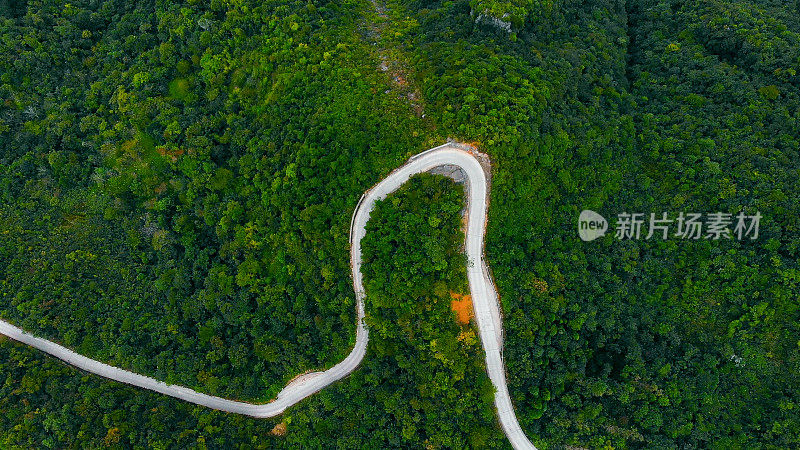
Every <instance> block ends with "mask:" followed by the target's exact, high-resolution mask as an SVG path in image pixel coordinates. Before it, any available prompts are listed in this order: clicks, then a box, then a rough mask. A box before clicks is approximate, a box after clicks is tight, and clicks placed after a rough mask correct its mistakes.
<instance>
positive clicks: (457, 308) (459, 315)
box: [450, 292, 475, 325]
mask: <svg viewBox="0 0 800 450" xmlns="http://www.w3.org/2000/svg"><path fill="white" fill-rule="evenodd" d="M450 298H451V299H452V300H450V309H452V310H453V312H455V313H456V320H458V323H460V324H461V325H466V324H468V323H469V321H470V320H471V319H472V318H473V317H474V316H475V313H474V312H473V310H472V296H470V295H459V294H456V293H455V292H451V293H450Z"/></svg>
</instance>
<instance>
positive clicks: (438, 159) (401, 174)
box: [0, 144, 535, 449]
mask: <svg viewBox="0 0 800 450" xmlns="http://www.w3.org/2000/svg"><path fill="white" fill-rule="evenodd" d="M442 165H454V166H458V167H460V168H461V170H462V171H463V172H464V174H465V175H466V187H467V202H468V207H467V218H468V222H467V228H466V246H465V247H466V253H467V258H468V264H469V267H468V271H467V277H468V279H469V288H470V293H471V295H472V304H473V308H474V310H475V320H476V322H477V324H478V329H479V331H480V338H481V343H482V345H483V349H484V351H485V353H486V369H487V372H488V374H489V378H490V379H491V381H492V384H494V386H495V389H496V392H495V407H496V408H497V414H498V417H499V419H500V425H501V426H502V428H503V431H504V432H505V434H506V436H508V440H509V441H510V442H511V445H512V446H513V447H514V448H517V449H535V447H534V446H533V444H531V442H530V441H529V440H528V438H527V437H526V436H525V433H523V431H522V429H521V428H520V426H519V422H518V421H517V417H516V415H515V414H514V407H513V405H512V404H511V398H510V396H509V394H508V387H507V385H506V377H505V369H504V365H503V356H502V348H503V328H502V318H501V315H500V307H499V303H498V297H497V291H496V290H495V288H494V284H493V283H492V280H491V278H490V277H489V271H488V268H487V266H486V262H485V260H484V258H483V236H484V232H485V227H486V212H487V207H488V203H487V201H488V184H487V179H486V174H485V173H484V170H483V168H482V167H481V164H480V162H479V161H478V159H477V158H476V157H475V156H474V155H473V154H472V153H471V152H470V151H469V150H467V149H466V147H464V148H463V149H462V146H460V145H458V144H445V145H442V146H439V147H435V148H432V149H430V150H427V151H425V152H422V153H420V154H418V155H416V156H413V157H411V158H410V159H409V160H408V162H406V163H405V164H404V165H403V166H401V167H399V168H397V169H396V170H394V171H393V172H392V173H390V174H389V175H388V176H387V177H386V178H384V179H383V180H381V181H380V182H379V183H378V184H376V185H375V186H373V187H372V189H370V190H368V191H367V192H365V193H364V195H363V196H362V197H361V200H360V201H359V203H358V205H357V207H356V210H355V212H354V214H353V218H352V221H351V225H350V263H351V268H352V272H353V273H352V275H353V288H354V290H355V294H356V314H357V316H358V322H357V328H356V343H355V346H354V347H353V350H352V351H351V352H350V354H349V355H347V357H346V358H345V359H344V360H343V361H341V362H339V363H338V364H336V365H335V366H333V367H331V368H330V369H328V370H326V371H324V372H314V373H311V374H305V375H302V376H300V377H297V378H296V379H295V380H293V381H292V382H290V383H289V384H288V385H286V387H284V388H283V390H282V391H281V392H280V393H279V394H278V397H277V398H276V399H275V400H274V401H272V402H269V403H265V404H260V405H259V404H253V403H246V402H239V401H234V400H228V399H224V398H221V397H215V396H212V395H206V394H202V393H200V392H196V391H194V390H192V389H189V388H186V387H183V386H178V385H168V384H166V383H164V382H162V381H158V380H156V379H153V378H150V377H146V376H144V375H139V374H136V373H133V372H129V371H126V370H122V369H120V368H117V367H113V366H110V365H108V364H104V363H101V362H100V361H95V360H93V359H89V358H87V357H85V356H82V355H79V354H77V353H75V352H73V351H72V350H69V349H68V348H65V347H62V346H60V345H58V344H56V343H54V342H50V341H48V340H45V339H41V338H38V337H36V336H34V335H32V334H30V333H27V332H25V331H23V330H21V329H19V328H17V327H15V326H13V325H11V324H10V323H8V322H5V321H2V320H0V333H2V334H4V335H6V336H8V337H9V338H11V339H14V340H16V341H19V342H21V343H24V344H27V345H30V346H31V347H34V348H37V349H39V350H41V351H43V352H45V353H48V354H50V355H52V356H55V357H56V358H59V359H61V360H63V361H64V362H66V363H68V364H71V365H73V366H75V367H77V368H79V369H82V370H85V371H87V372H91V373H93V374H96V375H100V376H102V377H105V378H109V379H111V380H114V381H118V382H121V383H126V384H130V385H132V386H136V387H140V388H142V389H147V390H150V391H154V392H159V393H161V394H164V395H169V396H171V397H175V398H178V399H181V400H185V401H187V402H191V403H195V404H197V405H203V406H207V407H209V408H213V409H217V410H220V411H227V412H231V413H236V414H244V415H247V416H252V417H259V418H264V417H273V416H277V415H279V414H281V413H283V412H284V411H286V408H289V407H290V406H292V405H295V404H297V403H298V402H300V401H301V400H303V399H305V398H306V397H309V396H311V395H313V394H314V393H316V392H318V391H319V390H321V389H322V388H324V387H325V386H328V385H330V384H331V383H333V382H335V381H337V380H340V379H342V378H344V377H346V376H347V375H349V374H350V373H351V372H352V371H353V370H355V369H356V367H358V365H359V364H360V363H361V360H362V359H363V358H364V355H365V353H366V351H367V342H368V341H369V332H368V330H367V327H366V326H365V325H364V297H365V293H364V285H363V283H362V276H361V239H362V238H363V237H364V235H365V233H366V230H365V227H366V225H367V221H369V217H370V213H371V212H372V209H373V208H374V206H375V201H377V200H381V199H384V198H386V196H387V195H389V194H390V193H392V192H394V191H395V190H397V189H398V188H399V187H400V186H402V185H403V184H404V183H405V182H406V181H408V179H409V178H410V177H411V176H413V175H416V174H419V173H422V172H427V171H429V170H431V169H433V168H435V167H438V166H442Z"/></svg>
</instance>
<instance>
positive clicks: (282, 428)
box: [269, 422, 287, 436]
mask: <svg viewBox="0 0 800 450" xmlns="http://www.w3.org/2000/svg"><path fill="white" fill-rule="evenodd" d="M286 431H287V427H286V422H281V423H279V424H277V425H275V428H273V429H272V431H270V432H269V434H271V435H273V436H285V435H286Z"/></svg>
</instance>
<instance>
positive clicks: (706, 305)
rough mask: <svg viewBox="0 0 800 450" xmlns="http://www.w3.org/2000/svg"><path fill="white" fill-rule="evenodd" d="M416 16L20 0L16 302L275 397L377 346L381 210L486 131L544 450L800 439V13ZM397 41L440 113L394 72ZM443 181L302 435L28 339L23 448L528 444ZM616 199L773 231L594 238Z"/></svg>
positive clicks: (6, 90) (5, 20)
mask: <svg viewBox="0 0 800 450" xmlns="http://www.w3.org/2000/svg"><path fill="white" fill-rule="evenodd" d="M386 6H387V8H386V9H385V10H383V14H385V15H386V19H385V23H384V24H383V25H382V26H383V28H382V29H381V32H380V36H379V37H377V38H374V37H373V38H369V33H368V32H366V31H364V30H365V28H368V25H366V24H365V23H364V21H365V20H366V19H365V18H374V17H373V16H374V14H373V13H370V12H368V9H371V8H373V6H372V5H371V3H370V2H356V1H347V2H344V3H342V2H338V3H337V2H329V3H307V2H299V1H297V2H292V1H270V2H255V1H242V2H233V1H230V2H228V1H222V0H215V1H211V2H195V1H190V2H186V3H185V4H176V3H174V2H164V1H141V2H121V1H106V2H100V1H89V0H84V1H75V2H70V6H66V4H64V3H62V2H58V1H55V0H30V1H29V2H27V5H26V6H24V7H23V4H22V3H20V2H14V3H13V4H12V3H7V4H6V3H1V2H0V47H2V52H0V67H2V72H0V198H2V205H1V206H0V233H2V234H0V236H2V238H1V239H0V287H1V288H2V292H3V294H2V295H3V308H2V312H0V314H2V316H3V317H4V318H6V319H8V320H10V321H12V322H15V323H19V324H21V325H22V326H24V327H25V328H26V329H29V330H31V331H34V332H37V333H39V334H42V335H44V336H47V337H49V338H53V339H56V340H58V341H60V342H63V343H65V344H66V345H69V346H71V347H74V348H77V349H80V351H82V352H84V353H86V354H88V355H90V356H93V357H97V358H100V359H103V360H105V361H108V362H111V363H114V364H117V365H120V366H123V367H128V368H132V369H135V370H137V371H139V372H142V373H147V374H151V375H155V376H158V377H159V378H163V379H165V380H168V381H171V382H180V383H183V384H186V385H189V386H192V387H195V388H197V389H200V390H202V391H204V392H209V393H216V394H220V395H226V396H234V397H242V398H253V399H262V400H267V399H269V398H272V396H274V394H275V393H276V392H277V389H279V388H280V386H282V385H283V384H284V382H285V381H286V379H287V378H289V377H291V376H294V375H295V374H297V373H300V372H303V371H305V370H319V369H321V368H324V367H326V366H329V365H330V364H333V363H334V362H336V361H338V360H340V359H341V358H342V357H343V355H344V354H346V352H347V351H348V350H349V342H350V340H351V339H352V336H353V334H354V327H353V325H354V314H353V310H354V305H353V294H352V286H351V283H350V279H349V276H348V274H349V267H348V260H347V259H348V252H347V227H348V226H349V220H350V214H351V212H352V208H353V207H354V206H355V204H356V202H357V199H358V197H359V196H360V195H361V193H362V192H363V191H364V190H365V189H367V188H368V187H369V186H370V185H372V184H373V183H375V182H376V181H377V180H379V179H380V177H381V176H383V175H385V174H386V173H388V171H390V170H391V169H393V168H394V167H396V166H397V165H399V164H400V163H401V162H402V161H403V160H404V159H405V157H406V156H409V155H410V154H412V153H415V152H417V151H419V150H422V149H425V148H427V147H429V146H431V145H432V144H434V143H436V144H438V143H441V142H442V140H443V139H444V138H445V137H455V138H458V139H461V140H468V141H473V142H475V143H477V144H478V146H479V147H480V148H481V150H482V151H485V152H487V153H488V154H489V155H490V157H491V159H492V163H493V180H492V193H491V207H490V210H489V214H490V217H489V226H488V235H487V258H488V261H489V265H490V266H491V268H492V270H493V273H494V276H495V278H496V282H497V285H498V288H499V291H500V296H501V299H502V306H503V311H504V323H505V326H506V346H505V350H504V357H505V360H506V363H507V371H508V378H509V384H510V389H511V394H512V398H513V401H514V403H515V405H516V409H517V412H518V416H519V418H520V422H521V423H522V426H523V428H524V429H525V431H526V432H527V433H528V435H529V436H531V438H532V439H533V440H534V442H535V443H536V444H537V445H538V446H542V447H547V446H552V447H556V448H558V447H561V446H577V447H589V448H601V447H604V446H613V447H623V448H624V447H641V448H663V447H687V448H688V447H694V448H696V447H700V448H705V447H714V446H716V447H719V448H795V447H798V446H800V425H798V423H800V421H798V420H797V410H798V407H800V406H798V405H799V404H800V377H798V375H797V374H798V373H800V345H798V341H797V339H798V336H800V328H798V323H800V306H799V305H798V298H800V287H798V278H799V277H798V266H797V261H798V254H797V252H798V242H800V240H798V239H797V233H798V225H797V220H796V217H797V216H798V215H799V214H800V207H798V202H797V195H796V192H798V187H799V186H798V185H797V180H798V179H800V177H798V158H797V153H798V151H799V150H800V135H798V131H797V130H798V120H800V95H799V94H798V92H799V91H798V88H800V76H799V75H798V74H799V73H800V25H799V24H800V10H798V8H797V5H795V4H794V3H793V2H789V3H786V2H780V1H777V0H723V1H714V2H703V1H683V2H678V1H671V0H667V1H656V0H637V1H627V2H622V1H616V0H597V1H590V2H583V1H572V0H565V1H560V2H552V3H550V2H526V1H522V2H516V1H512V2H474V1H473V2H469V1H467V0H459V1H455V2H438V1H427V0H415V1H412V2H389V3H388V4H387V5H386ZM476 8H478V9H480V8H486V9H488V10H489V11H490V12H492V13H493V14H495V15H498V16H502V14H504V13H505V12H508V13H510V14H511V16H510V17H511V21H512V23H513V29H512V33H506V32H504V31H502V30H498V29H496V28H495V27H492V26H487V25H486V24H482V23H476V20H475V19H476V17H475V14H474V12H475V10H476ZM365 36H367V37H368V38H367V39H365V38H364V37H365ZM370 39H373V40H370ZM373 42H374V43H375V44H376V45H375V46H373V45H372V43H373ZM386 49H390V50H391V51H388V50H386ZM382 51H383V52H384V53H381V52H382ZM387 54H388V55H390V57H391V58H396V59H400V58H407V61H392V62H393V65H390V66H391V67H396V66H401V67H404V68H405V72H404V73H403V75H404V76H406V78H408V79H407V80H406V81H407V83H408V84H409V85H410V86H411V88H408V89H409V90H411V91H412V92H419V96H420V98H419V99H418V101H419V104H420V110H419V111H415V110H414V109H412V108H411V107H409V105H408V104H407V103H406V102H405V101H404V100H403V99H398V95H397V92H395V91H396V89H395V87H396V86H395V85H394V84H393V81H392V77H391V76H393V75H395V74H394V73H389V74H384V73H381V72H380V71H379V70H378V69H377V67H379V65H380V62H381V61H382V60H381V59H380V58H381V57H385V56H386V55H387ZM391 70H394V69H391ZM391 70H390V72H391ZM395 78H396V77H395ZM419 112H424V114H425V118H424V119H423V118H421V117H417V116H418V115H419V116H422V114H417V113H419ZM413 184H414V186H413V188H410V189H406V190H404V191H403V192H402V193H398V195H396V196H394V197H392V199H390V200H388V201H387V202H386V203H384V204H383V205H381V207H380V208H379V209H378V211H376V216H375V221H374V222H371V224H370V227H371V228H372V229H371V234H370V235H368V237H367V240H366V241H365V250H367V249H368V251H369V258H371V261H372V262H373V264H367V265H365V271H368V273H365V275H366V282H367V284H368V290H369V294H370V298H369V299H368V303H369V304H368V307H367V312H368V315H369V320H370V325H371V327H372V328H373V330H374V331H373V335H372V337H373V339H374V340H373V341H372V342H371V344H370V349H369V355H368V356H367V359H366V360H365V363H364V366H362V367H361V368H360V369H359V370H358V371H356V372H355V373H354V374H353V375H352V376H350V377H349V378H347V379H346V380H345V381H343V382H342V383H338V384H336V385H334V386H331V387H330V388H328V389H326V390H324V391H322V392H321V393H319V394H317V395H316V396H315V397H313V398H312V399H309V400H308V401H307V402H304V403H303V404H301V405H299V406H298V407H297V408H295V409H293V410H291V411H290V412H289V413H288V414H287V415H286V417H285V418H284V419H286V420H287V422H290V423H288V429H289V434H287V436H286V437H285V438H280V439H278V438H271V437H267V436H266V433H267V432H268V431H269V430H270V429H271V428H272V426H274V425H275V424H276V423H278V421H263V422H262V421H252V420H249V419H243V418H236V417H227V416H225V415H222V414H218V413H215V412H211V411H207V410H205V409H203V408H195V407H192V406H190V405H185V404H182V403H180V402H174V401H172V400H169V399H164V398H162V397H160V396H156V395H153V394H149V393H142V392H139V391H136V390H133V389H129V388H126V387H113V386H115V385H114V384H112V383H108V382H105V381H101V380H98V379H96V378H94V377H88V376H82V375H80V374H77V375H76V374H75V373H74V371H72V370H71V369H68V368H65V367H64V366H63V365H60V364H58V363H54V362H52V361H48V360H47V359H46V358H44V357H42V356H40V355H37V354H36V353H34V352H31V351H29V350H26V349H22V348H18V347H16V346H12V345H8V344H4V345H3V347H2V351H3V352H4V356H3V357H2V358H0V361H9V363H8V364H4V365H3V372H0V373H2V376H5V378H6V382H5V384H4V385H3V386H4V387H3V388H2V389H3V391H2V392H0V394H2V395H0V402H3V407H2V408H0V411H3V414H5V415H4V416H3V419H2V420H3V421H2V422H0V430H2V433H0V435H2V437H3V438H4V439H5V441H0V442H2V444H5V445H6V446H13V445H18V446H22V447H30V446H33V445H40V444H44V445H49V446H56V447H63V446H71V447H85V446H88V447H98V446H102V445H104V444H105V440H106V439H107V438H108V439H109V440H110V441H114V439H116V437H115V436H116V434H115V433H120V434H121V435H122V437H120V438H119V439H120V440H119V442H120V443H122V445H126V444H134V445H140V446H148V445H150V444H151V441H152V442H154V443H155V444H158V442H169V443H172V442H175V443H176V445H177V446H179V447H184V446H191V445H195V443H197V442H198V439H199V438H200V437H201V436H202V437H203V439H206V443H207V444H208V445H209V446H217V447H220V446H229V447H236V446H237V445H238V446H243V447H249V446H252V445H262V446H264V447H275V446H278V445H280V444H286V445H287V446H290V447H300V446H306V447H322V446H339V447H357V448H377V447H386V446H411V447H421V446H424V445H426V444H430V443H432V444H434V446H435V445H439V444H441V445H442V446H455V447H462V446H464V445H470V444H471V445H474V446H477V447H483V446H486V445H504V441H503V440H502V439H501V438H500V436H499V430H497V428H496V426H495V425H494V424H495V420H496V419H494V416H493V415H492V414H489V412H490V411H491V402H490V395H489V387H488V385H487V384H486V380H485V375H483V369H482V368H481V365H482V363H481V354H480V351H479V350H478V349H476V348H473V347H469V346H467V347H463V348H462V347H459V346H458V345H455V344H453V342H458V341H457V339H456V340H455V341H454V340H453V337H454V336H455V337H456V338H457V336H458V333H460V331H458V328H457V326H456V325H455V324H454V322H452V321H451V319H452V317H451V316H450V315H449V310H448V309H447V308H446V307H445V306H446V301H443V300H442V298H443V297H444V295H443V292H445V291H447V290H449V289H455V290H461V291H463V289H464V285H463V282H464V277H463V269H462V268H461V267H462V265H461V263H462V262H463V261H462V260H461V259H460V258H461V257H460V256H459V255H458V245H457V244H456V242H457V241H458V242H460V241H459V239H461V237H460V235H459V234H457V233H455V229H456V226H457V224H456V222H457V210H458V209H460V202H461V199H460V197H458V195H457V194H456V192H457V191H455V190H453V189H451V188H449V187H448V188H443V187H442V186H441V183H440V182H439V181H436V180H435V179H431V178H427V177H426V178H423V179H422V180H421V181H413ZM428 197H433V198H434V201H428ZM582 209H592V210H595V211H599V212H601V213H602V214H604V215H605V216H606V217H610V218H613V217H614V215H616V214H618V213H621V212H623V211H628V212H631V211H633V212H642V213H650V212H654V213H660V212H673V213H677V212H681V211H683V212H717V211H721V212H730V213H733V214H736V213H738V212H739V211H742V210H744V211H746V212H747V213H749V214H752V213H754V212H755V211H760V212H761V214H762V215H763V216H764V219H763V220H762V228H761V233H760V236H759V238H758V239H757V240H756V241H752V242H750V241H742V242H737V241H735V240H734V241H720V242H715V241H705V240H703V241H699V242H688V241H684V240H679V239H672V240H668V241H661V240H639V241H625V242H621V241H618V240H616V239H614V237H613V236H611V235H609V236H607V237H606V238H603V239H600V240H598V241H595V242H591V243H584V242H582V241H580V240H579V239H578V236H577V234H576V232H575V227H576V221H577V217H578V213H579V212H580V211H581V210H582ZM430 217H435V218H436V219H435V220H431V221H429V218H430ZM440 219H441V221H439V220H440ZM437 222H438V223H437ZM433 223H437V225H436V226H434V225H432V224H433ZM394 227H398V228H394ZM437 299H438V300H437ZM429 305H430V308H431V309H427V308H428V306H429ZM162 330H168V332H167V333H164V332H162ZM433 340H436V342H441V343H442V345H443V347H441V348H442V349H444V350H442V353H441V355H443V357H444V360H447V361H458V362H459V363H458V364H451V365H448V364H446V363H445V361H444V360H443V359H439V358H437V357H436V355H437V353H436V352H434V351H431V347H430V345H431V344H430V343H431V342H432V341H433ZM437 345H438V344H437ZM437 348H438V347H437ZM6 355H7V356H6ZM453 355H460V356H461V358H460V359H458V358H455V359H454V358H453V357H452V356H453ZM252 374H258V375H257V376H253V375H252ZM458 377H461V378H460V379H458V380H456V378H458ZM84 379H85V381H84ZM84 383H86V386H88V387H81V384H84ZM450 388H453V389H457V390H458V391H460V395H461V397H459V398H455V399H454V398H451V397H448V394H446V393H449V392H453V391H454V390H453V389H450ZM448 389H450V390H448ZM431 393H436V395H435V396H431ZM459 399H462V400H463V401H464V402H466V403H465V404H463V405H462V404H460V403H459V402H460V401H462V400H459ZM412 400H414V403H415V404H417V405H418V407H415V406H410V405H412ZM26 402H27V403H26ZM95 404H98V405H100V408H99V409H98V408H94V407H93V406H94V405H95ZM20 405H21V406H20ZM143 405H146V406H143ZM159 405H162V406H161V407H159V409H157V410H156V411H153V412H152V413H148V411H152V408H156V407H158V406H159ZM163 405H166V406H163ZM37 410H38V411H39V413H36V411H37ZM129 412H130V413H129ZM114 428H117V429H118V430H120V431H118V432H113V433H111V436H110V437H108V436H107V434H108V433H110V432H109V430H112V429H114ZM152 430H155V431H152ZM254 436H256V437H255V438H254ZM48 439H49V440H48Z"/></svg>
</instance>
